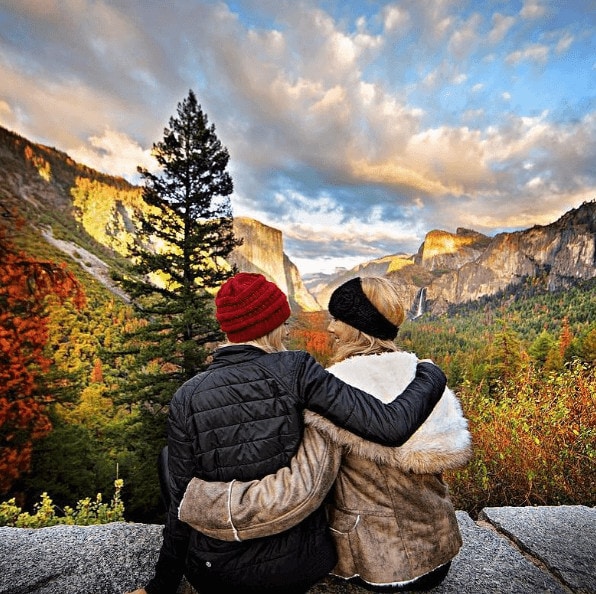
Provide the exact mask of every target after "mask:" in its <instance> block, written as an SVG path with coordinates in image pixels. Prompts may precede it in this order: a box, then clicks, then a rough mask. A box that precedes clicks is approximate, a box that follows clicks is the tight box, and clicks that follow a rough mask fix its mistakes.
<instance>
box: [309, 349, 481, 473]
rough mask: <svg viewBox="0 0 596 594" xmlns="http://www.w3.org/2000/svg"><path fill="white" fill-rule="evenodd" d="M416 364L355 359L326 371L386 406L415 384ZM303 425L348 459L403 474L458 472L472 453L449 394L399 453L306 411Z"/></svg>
mask: <svg viewBox="0 0 596 594" xmlns="http://www.w3.org/2000/svg"><path fill="white" fill-rule="evenodd" d="M417 362H418V359H417V358H416V356H415V355H414V354H412V353H406V352H394V353H382V354H380V355H359V356H356V357H351V358H349V359H346V360H344V361H341V362H340V363H337V364H336V365H333V366H332V367H330V368H329V371H330V372H331V373H333V374H334V375H336V376H337V377H339V378H340V379H342V380H343V381H345V382H347V383H349V384H351V385H353V386H356V387H358V388H360V389H362V390H364V391H366V392H368V393H370V394H372V395H373V396H375V397H376V398H378V399H379V400H381V401H382V402H384V403H386V404H387V403H389V402H391V401H392V400H394V398H395V396H396V395H397V394H399V393H401V392H402V391H403V390H404V389H405V388H406V386H407V385H408V384H409V383H410V381H412V380H413V379H414V377H415V375H416V364H417ZM305 421H306V423H308V424H310V425H313V426H315V427H317V428H318V429H319V430H320V431H322V432H323V433H325V434H327V435H328V436H329V437H330V438H331V439H332V440H333V441H335V442H336V443H338V444H340V445H342V446H343V447H345V448H347V450H348V451H349V452H351V453H352V454H354V455H357V456H361V457H364V458H366V459H369V460H371V461H373V462H377V463H380V464H387V465H390V466H394V467H396V468H399V469H401V470H403V471H405V472H409V471H412V472H415V473H418V474H426V473H437V472H442V471H444V470H448V469H453V468H458V467H461V466H463V465H465V464H466V463H467V462H468V460H469V459H470V457H471V453H472V448H471V436H470V433H469V431H468V423H467V420H466V419H465V417H464V416H463V412H462V408H461V405H460V402H459V400H458V399H457V398H456V396H455V394H454V393H453V392H452V391H451V390H450V389H449V388H446V389H445V392H444V393H443V396H442V397H441V399H440V400H439V402H438V403H437V405H436V406H435V408H434V409H433V411H432V413H431V414H430V415H429V417H428V418H427V419H426V421H425V422H424V423H423V424H422V425H421V426H420V427H419V428H418V430H417V431H416V432H415V433H414V435H412V437H411V438H410V439H409V440H408V441H407V442H406V443H405V444H404V445H403V446H401V447H399V448H391V447H387V446H381V445H379V444H377V443H373V442H370V441H366V440H364V439H362V438H361V437H358V436H357V435H355V434H353V433H351V432H350V431H347V430H346V429H342V428H341V427H338V426H336V425H334V424H333V423H331V421H329V420H328V419H325V418H324V417H321V416H320V415H317V414H316V413H313V412H312V411H306V414H305Z"/></svg>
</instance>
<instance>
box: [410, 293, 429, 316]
mask: <svg viewBox="0 0 596 594" xmlns="http://www.w3.org/2000/svg"><path fill="white" fill-rule="evenodd" d="M425 304H426V287H421V288H420V289H418V292H417V293H416V297H414V302H413V303H412V307H411V308H410V319H412V320H415V319H416V318H419V317H420V316H421V315H422V314H423V313H424V311H425V307H424V306H425Z"/></svg>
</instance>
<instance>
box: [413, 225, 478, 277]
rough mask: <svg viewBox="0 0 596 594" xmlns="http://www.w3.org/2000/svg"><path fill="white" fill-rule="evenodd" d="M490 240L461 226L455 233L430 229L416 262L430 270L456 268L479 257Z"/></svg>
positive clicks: (415, 259)
mask: <svg viewBox="0 0 596 594" xmlns="http://www.w3.org/2000/svg"><path fill="white" fill-rule="evenodd" d="M489 242H490V238H489V237H487V236H486V235H482V233H477V232H476V231H471V230H469V229H462V228H459V229H458V230H457V232H456V233H455V234H453V233H448V232H447V231H439V230H436V231H430V232H429V233H427V234H426V237H425V239H424V242H423V243H422V245H421V246H420V249H419V250H418V253H417V254H416V257H415V258H414V262H415V263H416V264H418V265H419V266H423V267H424V268H426V269H428V270H442V269H447V270H456V269H458V268H461V267H462V266H464V264H467V263H468V262H473V261H474V260H476V259H477V258H479V257H480V256H481V255H482V252H483V251H484V250H485V248H486V246H487V245H488V244H489Z"/></svg>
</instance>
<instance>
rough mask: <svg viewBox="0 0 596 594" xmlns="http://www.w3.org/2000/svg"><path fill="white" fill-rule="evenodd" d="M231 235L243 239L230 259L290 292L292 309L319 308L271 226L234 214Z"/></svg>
mask: <svg viewBox="0 0 596 594" xmlns="http://www.w3.org/2000/svg"><path fill="white" fill-rule="evenodd" d="M234 235H235V236H236V237H237V238H238V239H242V245H240V246H239V247H237V248H236V249H235V250H234V251H233V252H232V254H231V256H230V262H232V263H233V264H236V266H237V267H238V269H239V270H243V271H245V272H260V273H261V274H263V275H265V276H266V277H267V278H269V279H271V280H273V281H274V282H275V283H276V284H277V286H278V287H279V288H280V289H281V290H282V291H283V292H284V293H286V294H287V295H288V296H289V300H290V305H291V307H292V309H293V310H302V311H316V310H319V309H321V308H320V307H319V304H318V303H317V302H316V300H315V298H314V297H313V296H312V295H311V294H310V293H309V292H308V290H307V288H306V287H305V286H304V283H303V282H302V278H301V277H300V273H299V272H298V268H297V267H296V266H295V265H294V263H293V262H292V261H291V260H290V259H289V258H288V256H287V255H286V254H285V253H284V251H283V237H282V233H281V231H280V230H279V229H274V228H273V227H269V226H267V225H264V224H263V223H260V222H259V221H256V220H255V219H250V218H247V217H235V218H234Z"/></svg>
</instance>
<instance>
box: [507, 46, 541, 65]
mask: <svg viewBox="0 0 596 594" xmlns="http://www.w3.org/2000/svg"><path fill="white" fill-rule="evenodd" d="M548 54H549V48H548V46H546V45H542V44H538V43H534V44H532V45H528V46H526V47H525V48H524V49H523V50H516V51H514V52H511V53H510V54H509V55H508V56H507V57H506V58H505V61H506V62H507V63H508V64H518V63H519V62H521V61H522V60H529V61H532V62H538V63H542V64H544V63H545V62H546V61H547V59H548Z"/></svg>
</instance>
